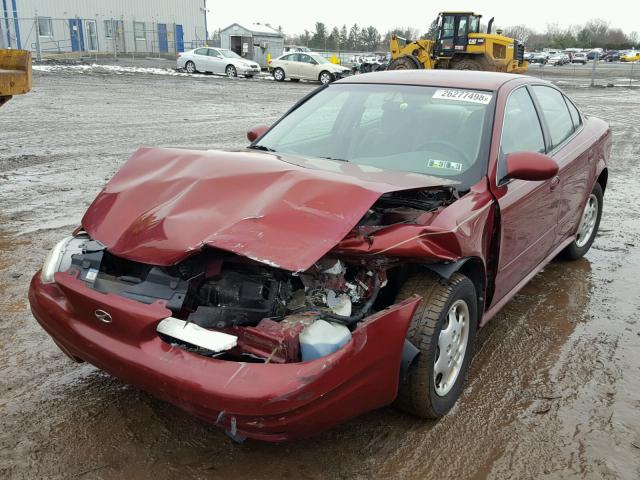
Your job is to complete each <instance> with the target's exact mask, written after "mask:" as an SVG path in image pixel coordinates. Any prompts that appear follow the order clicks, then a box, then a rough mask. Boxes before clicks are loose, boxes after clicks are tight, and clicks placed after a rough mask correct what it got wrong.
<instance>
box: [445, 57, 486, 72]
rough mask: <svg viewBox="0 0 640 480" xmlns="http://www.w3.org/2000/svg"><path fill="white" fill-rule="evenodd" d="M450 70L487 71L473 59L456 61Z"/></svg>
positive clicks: (480, 63)
mask: <svg viewBox="0 0 640 480" xmlns="http://www.w3.org/2000/svg"><path fill="white" fill-rule="evenodd" d="M451 68H452V69H453V70H487V68H486V66H485V65H484V64H483V63H482V62H480V61H478V60H475V59H473V58H463V59H461V60H458V61H456V62H455V63H454V64H453V65H452V66H451Z"/></svg>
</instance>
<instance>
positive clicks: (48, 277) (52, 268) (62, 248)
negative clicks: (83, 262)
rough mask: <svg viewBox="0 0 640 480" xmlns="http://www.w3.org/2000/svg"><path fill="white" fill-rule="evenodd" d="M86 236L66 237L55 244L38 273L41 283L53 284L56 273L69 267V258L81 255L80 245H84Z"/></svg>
mask: <svg viewBox="0 0 640 480" xmlns="http://www.w3.org/2000/svg"><path fill="white" fill-rule="evenodd" d="M87 240H88V237H87V236H86V235H78V236H76V237H66V238H63V239H62V240H60V241H59V242H58V243H56V245H55V247H53V248H52V249H51V251H50V252H49V254H48V255H47V258H45V260H44V264H43V265H42V270H41V271H40V280H41V281H42V283H53V282H55V280H54V278H53V276H54V274H55V273H56V272H66V271H67V270H69V267H70V266H71V256H72V255H75V254H76V253H82V245H83V244H84V243H86V241H87Z"/></svg>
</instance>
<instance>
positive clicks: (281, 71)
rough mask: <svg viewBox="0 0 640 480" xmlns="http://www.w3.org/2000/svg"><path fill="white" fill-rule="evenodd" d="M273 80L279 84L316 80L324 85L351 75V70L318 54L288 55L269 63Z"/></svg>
mask: <svg viewBox="0 0 640 480" xmlns="http://www.w3.org/2000/svg"><path fill="white" fill-rule="evenodd" d="M269 68H270V69H271V71H272V72H273V78H275V79H276V80H277V81H278V82H282V81H284V79H285V78H289V79H291V80H301V79H304V80H316V81H319V82H320V83H322V84H323V85H325V84H327V83H330V82H333V81H334V80H337V79H339V78H342V77H344V76H346V75H349V74H350V73H351V69H350V68H347V67H343V66H342V65H336V64H334V63H331V62H330V61H329V60H327V59H326V58H324V57H323V56H322V55H318V54H317V53H287V54H284V55H282V56H280V57H278V58H276V59H274V60H271V62H270V63H269Z"/></svg>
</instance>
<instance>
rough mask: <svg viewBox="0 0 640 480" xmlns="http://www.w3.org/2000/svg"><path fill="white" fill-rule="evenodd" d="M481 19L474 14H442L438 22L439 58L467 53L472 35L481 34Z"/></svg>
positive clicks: (437, 52)
mask: <svg viewBox="0 0 640 480" xmlns="http://www.w3.org/2000/svg"><path fill="white" fill-rule="evenodd" d="M480 18H482V15H477V14H475V13H472V12H442V13H440V15H439V21H438V26H439V30H438V39H437V40H436V45H435V49H434V51H435V55H436V56H437V57H452V56H453V55H454V54H455V53H460V52H465V51H466V49H467V43H468V41H469V34H470V33H480Z"/></svg>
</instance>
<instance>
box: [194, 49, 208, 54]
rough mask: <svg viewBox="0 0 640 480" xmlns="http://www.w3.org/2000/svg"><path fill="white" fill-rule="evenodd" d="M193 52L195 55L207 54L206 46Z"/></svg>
mask: <svg viewBox="0 0 640 480" xmlns="http://www.w3.org/2000/svg"><path fill="white" fill-rule="evenodd" d="M193 53H195V54H196V55H206V54H207V49H206V48H199V49H197V50H196V51H195V52H193Z"/></svg>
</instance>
